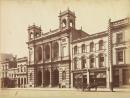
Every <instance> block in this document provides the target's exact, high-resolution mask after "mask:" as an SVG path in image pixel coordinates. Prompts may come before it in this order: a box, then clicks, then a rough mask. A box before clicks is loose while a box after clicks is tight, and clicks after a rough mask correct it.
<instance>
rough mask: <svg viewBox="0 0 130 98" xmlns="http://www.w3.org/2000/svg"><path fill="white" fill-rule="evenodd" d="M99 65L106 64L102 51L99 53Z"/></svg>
mask: <svg viewBox="0 0 130 98" xmlns="http://www.w3.org/2000/svg"><path fill="white" fill-rule="evenodd" d="M98 61H99V67H103V66H104V55H103V54H102V53H101V54H99V55H98Z"/></svg>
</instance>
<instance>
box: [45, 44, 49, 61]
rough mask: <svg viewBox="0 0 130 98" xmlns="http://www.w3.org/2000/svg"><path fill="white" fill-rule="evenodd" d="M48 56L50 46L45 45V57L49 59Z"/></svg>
mask: <svg viewBox="0 0 130 98" xmlns="http://www.w3.org/2000/svg"><path fill="white" fill-rule="evenodd" d="M49 58H50V46H49V45H46V46H45V59H47V60H48V59H49Z"/></svg>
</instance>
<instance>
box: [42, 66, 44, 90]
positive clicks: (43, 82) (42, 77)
mask: <svg viewBox="0 0 130 98" xmlns="http://www.w3.org/2000/svg"><path fill="white" fill-rule="evenodd" d="M43 86H44V69H43V68H42V87H43Z"/></svg>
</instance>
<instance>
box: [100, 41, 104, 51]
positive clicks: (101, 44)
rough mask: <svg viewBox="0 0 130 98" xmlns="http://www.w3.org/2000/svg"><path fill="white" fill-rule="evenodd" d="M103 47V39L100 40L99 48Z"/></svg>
mask: <svg viewBox="0 0 130 98" xmlns="http://www.w3.org/2000/svg"><path fill="white" fill-rule="evenodd" d="M102 49H103V40H100V41H99V50H102Z"/></svg>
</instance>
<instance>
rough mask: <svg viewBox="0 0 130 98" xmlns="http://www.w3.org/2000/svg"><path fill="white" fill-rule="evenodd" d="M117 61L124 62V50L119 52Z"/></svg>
mask: <svg viewBox="0 0 130 98" xmlns="http://www.w3.org/2000/svg"><path fill="white" fill-rule="evenodd" d="M117 61H118V62H123V50H120V51H117Z"/></svg>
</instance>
